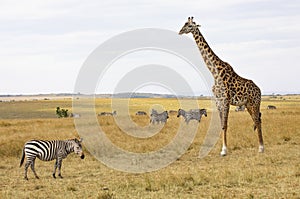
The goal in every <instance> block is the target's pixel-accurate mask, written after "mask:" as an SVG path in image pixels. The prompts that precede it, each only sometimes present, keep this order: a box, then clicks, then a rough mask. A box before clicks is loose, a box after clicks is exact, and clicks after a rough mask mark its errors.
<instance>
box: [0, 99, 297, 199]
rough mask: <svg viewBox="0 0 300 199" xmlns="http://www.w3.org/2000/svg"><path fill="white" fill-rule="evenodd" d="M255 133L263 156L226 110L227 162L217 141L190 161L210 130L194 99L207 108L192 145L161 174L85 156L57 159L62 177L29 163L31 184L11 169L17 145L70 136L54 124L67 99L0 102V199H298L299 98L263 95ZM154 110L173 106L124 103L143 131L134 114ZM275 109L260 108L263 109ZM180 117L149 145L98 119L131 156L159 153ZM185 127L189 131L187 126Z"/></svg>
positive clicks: (64, 124) (67, 122)
mask: <svg viewBox="0 0 300 199" xmlns="http://www.w3.org/2000/svg"><path fill="white" fill-rule="evenodd" d="M263 99H264V100H263V102H262V108H261V111H262V114H263V115H262V120H263V135H264V139H265V147H266V151H265V153H264V154H258V153H257V150H258V143H257V136H256V134H255V133H253V128H252V125H253V124H252V121H251V119H250V116H249V115H248V113H246V112H234V110H233V109H232V111H231V112H230V118H229V129H228V133H229V135H228V144H229V146H228V150H229V153H228V156H226V157H220V156H219V152H220V149H221V142H220V141H219V142H218V143H217V144H216V146H215V147H214V148H213V149H212V151H211V152H210V154H209V155H208V156H206V157H205V158H203V159H199V158H198V154H199V150H200V146H201V144H202V141H203V138H204V136H205V133H206V131H207V129H208V127H209V125H210V117H211V116H210V110H211V109H210V107H211V103H210V101H209V100H199V104H200V107H201V108H202V107H205V108H208V110H209V112H208V114H209V115H208V117H207V118H205V117H204V118H203V119H202V121H201V123H200V125H199V128H198V131H197V135H196V137H195V139H194V142H193V143H192V144H191V146H190V147H189V149H188V150H187V151H186V153H185V154H184V155H183V156H182V157H181V158H180V159H178V160H177V161H175V162H174V163H172V164H171V165H169V166H168V167H166V168H163V169H161V170H158V171H155V172H151V173H144V174H131V173H125V172H120V171H116V170H114V169H111V168H108V167H106V166H105V165H104V164H102V163H101V162H99V161H97V160H96V159H95V158H94V157H93V156H91V155H90V154H89V153H88V152H86V158H85V159H84V160H81V159H80V158H79V157H76V156H75V155H74V154H72V155H70V156H68V158H67V159H65V160H64V161H63V167H62V175H63V176H64V179H53V178H52V176H51V173H52V169H53V164H54V162H42V161H40V160H37V161H36V171H37V173H38V175H39V176H40V179H39V180H37V179H35V178H34V175H33V174H32V172H31V170H29V172H28V177H29V181H25V180H24V179H23V172H24V167H22V168H19V163H20V157H21V150H22V147H23V144H24V143H25V142H26V141H27V140H30V139H34V138H35V139H67V138H72V137H75V136H78V134H77V132H76V129H75V125H74V122H73V119H72V118H61V119H58V118H55V117H56V116H55V108H56V106H60V107H63V108H68V109H69V110H70V111H72V103H71V100H70V99H61V100H47V101H43V100H41V101H24V102H1V103H0V156H1V163H0V195H1V198H62V197H64V198H299V197H300V123H299V121H300V120H299V119H300V106H299V105H300V97H299V96H298V97H297V96H293V97H290V96H287V97H283V98H278V97H277V98H269V97H264V98H263ZM110 104H111V100H110V99H97V100H96V112H97V113H99V112H101V111H111V106H110ZM157 104H160V105H162V106H163V107H165V108H166V109H167V110H170V109H172V110H176V109H178V108H179V104H178V101H177V100H176V99H131V100H129V107H130V110H129V112H130V114H131V118H132V120H133V121H134V122H135V123H136V124H137V125H140V126H147V125H148V122H149V118H148V116H135V112H136V111H138V110H144V111H146V112H148V110H149V109H150V108H151V107H152V106H154V105H157ZM269 104H272V105H275V106H277V109H276V110H267V109H266V107H267V105H269ZM181 120H182V119H179V118H177V117H176V115H171V116H170V119H169V120H168V122H167V124H166V125H165V126H164V127H163V129H162V130H161V131H160V132H159V133H158V134H156V135H154V136H153V137H150V138H149V139H136V138H133V137H131V136H129V135H126V134H124V133H123V132H122V131H121V130H120V128H118V126H117V125H116V123H115V120H114V119H113V118H112V117H110V116H108V117H98V121H99V123H100V124H101V126H102V127H103V130H104V131H105V132H106V133H107V136H108V137H109V138H110V139H111V141H112V142H113V143H114V144H116V145H117V146H119V147H121V148H123V149H125V150H128V151H133V152H147V151H153V150H157V149H159V148H161V147H162V146H164V145H165V144H166V143H168V142H170V140H171V139H172V138H173V137H174V135H175V134H176V130H177V127H178V125H179V123H180V121H181ZM190 125H197V122H194V121H193V122H191V124H190Z"/></svg>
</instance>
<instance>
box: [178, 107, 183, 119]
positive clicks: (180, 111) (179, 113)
mask: <svg viewBox="0 0 300 199" xmlns="http://www.w3.org/2000/svg"><path fill="white" fill-rule="evenodd" d="M181 115H182V116H185V111H184V110H183V109H181V108H180V109H178V114H177V117H180V116H181Z"/></svg>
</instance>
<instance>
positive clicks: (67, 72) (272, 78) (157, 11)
mask: <svg viewBox="0 0 300 199" xmlns="http://www.w3.org/2000/svg"><path fill="white" fill-rule="evenodd" d="M299 11H300V1H297V0H294V1H292V0H282V1H279V0H227V1H218V0H209V1H203V0H194V1H193V0H187V1H182V0H172V1H171V0H167V1H160V0H151V1H140V0H134V1H130V0H129V1H121V0H112V1H105V2H104V1H98V0H92V1H79V0H77V1H76V0H75V1H73V0H72V1H71V0H43V1H39V0H27V1H14V0H4V1H3V0H0V24H1V25H0V43H1V45H0V67H1V73H0V84H1V86H0V95H6V94H41V93H72V92H73V91H74V84H75V82H76V78H77V75H78V72H79V70H80V68H81V66H82V64H83V62H84V61H85V60H86V59H87V57H88V56H89V54H90V53H91V52H92V51H93V50H94V49H96V48H97V47H98V46H99V45H100V44H101V43H103V42H105V41H106V40H108V39H110V38H112V37H113V36H116V35H118V34H120V33H124V32H126V31H131V30H135V29H140V28H161V29H168V30H173V31H176V32H178V31H179V30H180V28H181V27H182V26H183V24H184V23H185V22H186V20H187V17H189V16H194V21H196V22H197V23H199V24H201V27H200V31H201V32H202V34H203V35H204V37H205V39H206V40H207V42H208V43H209V44H210V47H211V48H212V49H213V50H214V52H215V53H216V54H217V55H218V56H219V57H220V58H221V59H222V60H224V61H226V62H228V63H230V64H231V66H232V67H233V68H234V70H235V71H236V72H237V73H238V74H239V75H241V76H243V77H245V78H248V79H252V80H253V81H254V82H255V83H256V84H257V85H258V86H259V87H260V88H261V90H262V93H263V94H270V93H273V92H274V93H282V94H284V93H300V81H299V78H298V77H299V74H300V62H299V61H298V58H300V56H299V54H300V37H299V36H300V12H299ZM187 37H190V38H191V39H193V38H192V35H187ZM199 56H200V54H199ZM130 59H134V56H133V57H130ZM140 59H143V57H141V55H139V60H140ZM124 62H126V61H124ZM145 64H147V63H145ZM125 67H126V66H124V68H125ZM124 70H125V71H124V72H126V69H124ZM119 72H120V73H122V72H123V71H119ZM190 72H192V71H190ZM187 73H188V71H187ZM110 75H111V78H112V79H114V78H115V79H114V80H115V81H118V78H120V77H119V76H118V75H116V74H114V73H111V74H110ZM191 76H192V74H191ZM197 81H198V80H197ZM197 81H195V83H194V84H195V90H197V86H198V83H197ZM200 82H201V81H200ZM147 91H148V92H151V91H152V90H151V88H149V87H148V88H147ZM155 91H156V90H155V89H153V91H152V92H155ZM103 92H113V88H111V91H110V87H109V85H108V86H106V90H104V91H103ZM199 92H200V91H199ZM199 94H201V93H199Z"/></svg>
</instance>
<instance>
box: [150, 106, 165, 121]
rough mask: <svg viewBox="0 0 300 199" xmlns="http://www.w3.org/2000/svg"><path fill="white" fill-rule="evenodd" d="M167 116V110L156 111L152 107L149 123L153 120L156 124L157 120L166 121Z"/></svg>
mask: <svg viewBox="0 0 300 199" xmlns="http://www.w3.org/2000/svg"><path fill="white" fill-rule="evenodd" d="M168 118H169V114H168V111H164V112H162V113H158V112H157V111H156V110H154V109H152V113H151V115H150V123H152V124H155V122H156V123H157V124H159V122H161V123H166V122H167V120H168Z"/></svg>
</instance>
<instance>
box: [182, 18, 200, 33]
mask: <svg viewBox="0 0 300 199" xmlns="http://www.w3.org/2000/svg"><path fill="white" fill-rule="evenodd" d="M193 18H194V17H189V18H188V21H187V22H186V23H185V24H184V25H183V27H182V28H181V30H180V31H179V34H180V35H182V34H188V33H190V32H193V31H195V30H196V29H197V28H198V27H200V25H197V24H196V23H195V22H193Z"/></svg>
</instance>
